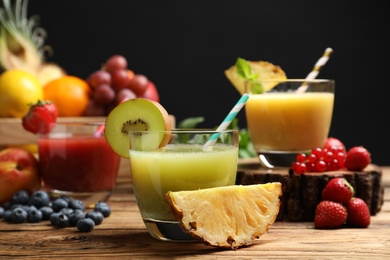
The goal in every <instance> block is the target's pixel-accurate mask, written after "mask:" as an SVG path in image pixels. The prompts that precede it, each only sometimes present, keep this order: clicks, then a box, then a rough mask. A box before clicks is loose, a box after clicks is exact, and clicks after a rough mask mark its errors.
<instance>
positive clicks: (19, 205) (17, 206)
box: [10, 204, 23, 209]
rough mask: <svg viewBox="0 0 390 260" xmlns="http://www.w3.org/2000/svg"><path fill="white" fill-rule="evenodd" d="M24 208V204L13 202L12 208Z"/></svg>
mask: <svg viewBox="0 0 390 260" xmlns="http://www.w3.org/2000/svg"><path fill="white" fill-rule="evenodd" d="M16 208H23V205H22V204H12V205H11V207H10V209H16Z"/></svg>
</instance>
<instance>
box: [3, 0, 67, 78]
mask: <svg viewBox="0 0 390 260" xmlns="http://www.w3.org/2000/svg"><path fill="white" fill-rule="evenodd" d="M2 2H3V8H0V67H1V69H2V70H11V69H22V70H25V71H28V72H30V73H32V74H34V75H35V76H37V77H38V78H39V79H40V83H41V84H42V85H44V83H46V82H47V81H49V80H51V79H54V78H57V77H58V75H61V76H62V75H64V74H66V73H65V71H64V70H63V69H62V68H61V67H59V66H58V65H56V64H51V65H50V71H54V72H55V73H53V74H52V73H48V70H47V67H46V63H45V55H44V54H45V50H47V49H49V47H48V46H44V42H45V39H46V31H45V30H44V29H43V28H41V27H38V26H37V23H38V21H37V19H36V18H35V17H31V18H29V19H28V18H27V6H28V0H17V1H14V2H13V3H14V4H13V5H12V4H11V2H12V1H10V0H3V1H2ZM53 66H54V67H56V68H55V69H53ZM42 69H44V70H45V71H44V72H42Z"/></svg>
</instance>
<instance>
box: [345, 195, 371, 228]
mask: <svg viewBox="0 0 390 260" xmlns="http://www.w3.org/2000/svg"><path fill="white" fill-rule="evenodd" d="M346 207H347V212H348V217H347V224H349V225H351V226H355V227H361V228H366V227H368V225H370V220H371V215H370V210H369V209H368V206H367V204H366V202H365V201H364V200H362V199H361V198H356V197H353V198H352V199H351V200H350V201H349V202H348V203H347V205H346Z"/></svg>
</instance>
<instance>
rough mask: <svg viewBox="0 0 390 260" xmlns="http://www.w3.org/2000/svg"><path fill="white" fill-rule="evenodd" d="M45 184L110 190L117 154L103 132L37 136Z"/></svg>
mask: <svg viewBox="0 0 390 260" xmlns="http://www.w3.org/2000/svg"><path fill="white" fill-rule="evenodd" d="M38 147H39V165H40V174H41V177H42V179H43V181H44V185H45V188H49V189H55V190H61V191H70V192H97V191H111V190H112V189H113V187H114V185H115V182H116V177H117V174H118V169H119V163H120V157H119V156H118V155H117V154H116V153H114V152H113V150H112V149H111V147H110V146H109V145H108V143H107V141H106V139H105V137H104V136H99V137H94V136H92V135H91V136H87V137H86V136H76V137H71V138H66V137H65V138H64V137H54V138H53V137H45V136H42V137H40V138H38Z"/></svg>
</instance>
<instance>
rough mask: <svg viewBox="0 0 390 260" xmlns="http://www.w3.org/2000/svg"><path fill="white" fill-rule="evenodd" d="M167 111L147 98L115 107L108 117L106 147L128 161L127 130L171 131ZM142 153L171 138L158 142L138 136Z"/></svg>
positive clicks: (129, 101) (166, 137)
mask: <svg viewBox="0 0 390 260" xmlns="http://www.w3.org/2000/svg"><path fill="white" fill-rule="evenodd" d="M170 130H171V121H170V117H169V114H168V112H167V111H166V110H165V108H164V107H163V106H162V105H161V104H160V103H158V102H155V101H153V100H150V99H146V98H134V99H129V100H127V101H124V102H122V103H120V104H119V105H117V106H116V107H115V108H114V109H113V110H112V111H111V112H110V113H109V114H108V116H107V118H106V122H105V128H104V135H105V137H106V140H107V142H108V144H109V145H110V146H111V148H112V149H113V150H114V152H115V153H117V154H118V155H120V156H122V157H125V158H129V149H130V139H129V132H130V131H170ZM141 138H143V139H142V143H143V146H144V149H145V150H152V149H156V148H158V147H162V146H165V145H166V144H167V143H168V142H169V140H170V138H171V135H161V136H160V137H159V138H158V139H156V138H150V140H148V139H147V136H145V137H140V139H141Z"/></svg>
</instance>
